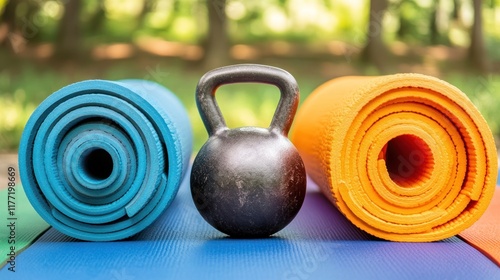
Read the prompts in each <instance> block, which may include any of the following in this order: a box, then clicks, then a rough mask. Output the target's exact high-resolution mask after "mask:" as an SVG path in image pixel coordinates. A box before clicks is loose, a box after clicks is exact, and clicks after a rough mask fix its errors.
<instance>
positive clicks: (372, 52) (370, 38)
mask: <svg viewBox="0 0 500 280" xmlns="http://www.w3.org/2000/svg"><path fill="white" fill-rule="evenodd" d="M386 9H387V0H370V19H369V25H368V33H367V34H366V41H367V42H366V46H365V48H364V49H363V52H362V59H363V60H364V61H365V62H368V63H373V64H375V66H376V67H377V68H378V69H379V70H381V71H384V70H385V69H386V67H385V63H386V58H387V49H386V47H385V45H384V42H383V40H382V33H383V25H382V20H383V17H384V12H385V10H386Z"/></svg>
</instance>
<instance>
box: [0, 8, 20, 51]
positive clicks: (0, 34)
mask: <svg viewBox="0 0 500 280" xmlns="http://www.w3.org/2000/svg"><path fill="white" fill-rule="evenodd" d="M19 2H20V0H10V1H7V4H6V5H5V8H4V10H3V14H2V15H1V17H0V46H3V47H6V48H9V49H12V48H13V46H12V44H11V42H10V41H9V37H11V36H12V34H13V32H16V29H17V26H16V10H17V6H18V4H19Z"/></svg>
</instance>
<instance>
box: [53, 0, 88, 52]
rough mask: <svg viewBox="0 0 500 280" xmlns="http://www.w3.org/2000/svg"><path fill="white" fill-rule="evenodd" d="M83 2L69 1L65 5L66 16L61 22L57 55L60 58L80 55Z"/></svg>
mask: <svg viewBox="0 0 500 280" xmlns="http://www.w3.org/2000/svg"><path fill="white" fill-rule="evenodd" d="M81 4H82V1H81V0H68V1H67V2H66V3H65V4H64V15H63V17H62V19H61V21H60V22H59V33H58V34H57V45H56V49H57V53H56V55H57V56H59V57H66V58H67V57H77V56H78V55H79V54H80V46H81V30H80V27H81V26H80V19H79V18H80V10H81Z"/></svg>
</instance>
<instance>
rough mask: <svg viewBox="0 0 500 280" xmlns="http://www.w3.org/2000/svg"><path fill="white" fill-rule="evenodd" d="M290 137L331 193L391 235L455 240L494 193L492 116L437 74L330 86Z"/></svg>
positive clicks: (365, 225) (352, 214)
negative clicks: (487, 117)
mask: <svg viewBox="0 0 500 280" xmlns="http://www.w3.org/2000/svg"><path fill="white" fill-rule="evenodd" d="M291 139H292V142H293V143H294V144H295V145H296V146H297V148H298V150H299V152H300V154H301V155H302V157H303V159H304V163H305V165H306V169H307V171H308V174H309V175H310V176H311V177H312V179H313V180H314V181H315V182H316V183H317V184H318V185H319V186H320V188H321V189H322V192H323V193H324V195H326V196H327V197H328V199H329V200H330V201H331V202H332V203H333V204H334V205H335V206H336V207H337V208H338V209H339V210H340V211H341V212H342V213H343V214H344V215H345V216H346V217H347V218H348V219H349V220H350V221H351V222H352V223H354V224H355V225H356V226H357V227H359V228H361V229H362V230H364V231H366V232H368V233H370V234H372V235H375V236H377V237H380V238H383V239H387V240H394V241H435V240H441V239H444V238H447V237H450V236H453V235H455V234H457V233H459V232H461V231H462V230H464V229H466V228H468V227H469V226H471V225H472V224H473V223H474V222H475V221H476V220H478V219H479V217H480V216H481V215H482V214H483V212H484V211H485V210H486V207H487V206H488V204H489V203H490V200H491V198H492V196H493V192H494V190H495V183H496V177H497V165H498V163H497V153H496V148H495V143H494V140H493V136H492V133H491V131H490V129H489V128H488V126H487V124H486V122H485V120H484V119H483V118H482V116H481V114H480V113H479V111H478V110H477V109H476V108H475V107H474V105H473V104H472V103H471V101H470V100H469V99H468V98H467V97H466V96H465V94H464V93H462V92H461V91H460V90H459V89H457V88H456V87H454V86H452V85H450V84H448V83H446V82H444V81H441V80H439V79H436V78H432V77H429V76H425V75H419V74H398V75H390V76H381V77H344V78H338V79H334V80H331V81H329V82H327V83H325V84H323V85H321V86H320V87H319V88H317V89H316V90H315V91H314V92H313V93H312V94H311V95H310V96H309V97H308V98H307V100H306V101H305V103H304V104H303V106H302V107H301V109H300V110H299V112H298V115H297V117H296V121H295V127H294V132H293V135H292V137H291Z"/></svg>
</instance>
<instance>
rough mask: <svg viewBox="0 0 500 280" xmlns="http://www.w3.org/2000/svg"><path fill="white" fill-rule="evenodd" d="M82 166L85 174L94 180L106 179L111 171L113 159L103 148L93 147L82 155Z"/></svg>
mask: <svg viewBox="0 0 500 280" xmlns="http://www.w3.org/2000/svg"><path fill="white" fill-rule="evenodd" d="M81 164H82V168H83V171H84V172H85V174H86V175H87V176H88V177H89V178H91V179H93V180H96V181H102V180H105V179H107V178H108V177H109V176H110V175H111V172H112V171H113V159H112V158H111V155H110V154H109V153H108V152H107V151H106V150H104V149H100V148H97V149H93V150H91V151H89V152H88V153H87V154H85V155H84V156H83V157H82V161H81Z"/></svg>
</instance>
